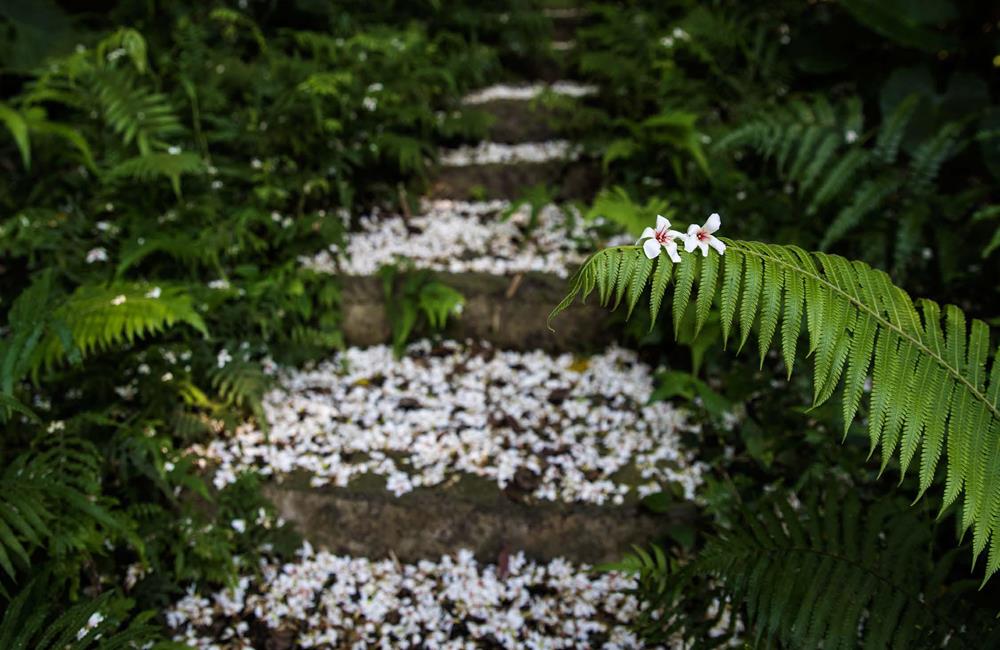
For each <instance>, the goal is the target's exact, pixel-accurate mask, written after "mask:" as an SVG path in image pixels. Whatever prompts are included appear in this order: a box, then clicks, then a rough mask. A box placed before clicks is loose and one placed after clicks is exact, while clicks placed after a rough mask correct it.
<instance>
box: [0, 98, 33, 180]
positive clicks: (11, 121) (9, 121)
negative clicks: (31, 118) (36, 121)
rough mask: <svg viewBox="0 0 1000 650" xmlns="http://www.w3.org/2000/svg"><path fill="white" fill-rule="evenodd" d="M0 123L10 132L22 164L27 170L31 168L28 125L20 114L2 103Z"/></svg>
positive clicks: (0, 104)
mask: <svg viewBox="0 0 1000 650" xmlns="http://www.w3.org/2000/svg"><path fill="white" fill-rule="evenodd" d="M0 122H3V123H4V125H5V126H6V127H7V130H8V131H10V135H11V137H13V138H14V143H15V144H16V145H17V149H18V151H20V152H21V162H23V163H24V168H25V169H30V168H31V141H30V140H29V138H28V124H27V122H25V120H24V117H23V116H22V115H21V113H20V112H18V111H17V110H15V109H13V108H11V107H10V106H8V105H7V104H5V103H3V102H0Z"/></svg>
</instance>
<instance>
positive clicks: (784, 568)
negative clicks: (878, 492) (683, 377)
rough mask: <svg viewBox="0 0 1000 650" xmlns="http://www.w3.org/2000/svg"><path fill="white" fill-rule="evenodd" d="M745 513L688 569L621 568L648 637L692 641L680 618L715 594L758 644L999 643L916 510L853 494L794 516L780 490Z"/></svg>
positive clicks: (651, 557) (653, 558)
mask: <svg viewBox="0 0 1000 650" xmlns="http://www.w3.org/2000/svg"><path fill="white" fill-rule="evenodd" d="M740 515H741V521H739V522H737V523H736V524H734V525H733V526H731V527H727V528H724V529H722V530H719V531H717V533H716V534H715V536H714V537H713V538H711V539H710V541H709V542H708V544H707V545H706V547H705V549H704V550H703V551H702V552H701V553H700V555H699V556H698V557H696V558H695V559H694V560H693V561H692V562H691V563H689V564H687V565H685V566H682V567H676V568H675V567H674V566H673V565H671V564H668V563H665V562H662V561H660V560H661V559H662V557H663V554H662V552H661V553H659V554H656V553H655V552H654V553H653V554H650V553H645V552H643V553H638V552H637V553H636V554H633V555H631V556H629V557H628V558H627V559H626V561H624V562H622V563H620V564H619V565H618V567H616V568H625V569H630V570H631V571H632V572H633V573H636V574H638V575H639V577H640V588H639V591H640V593H639V596H640V600H641V601H642V602H643V603H644V607H643V613H642V615H641V616H640V617H639V619H638V620H639V624H640V631H641V632H642V633H643V634H644V636H647V637H651V638H656V637H657V636H658V633H659V632H661V630H663V629H664V628H669V631H671V632H675V633H676V632H681V633H686V634H688V635H689V634H690V633H691V631H690V630H683V629H678V627H677V626H676V625H675V624H674V620H675V618H676V617H674V616H672V613H673V612H674V611H676V610H679V609H682V608H684V605H685V603H686V602H687V601H688V600H691V599H692V598H693V597H694V596H695V595H698V594H699V593H700V592H704V591H710V592H712V595H713V596H715V597H716V598H718V599H722V598H726V599H728V600H729V602H730V603H731V605H732V606H733V607H734V608H736V610H737V613H738V615H739V616H740V618H741V619H742V620H743V621H744V622H745V623H746V624H747V628H748V629H747V633H746V634H745V638H744V641H750V638H751V637H753V638H754V640H755V642H754V643H752V645H753V646H754V647H789V648H818V647H823V648H858V647H865V648H889V647H893V648H918V647H919V648H941V647H958V648H962V647H967V648H973V647H992V646H993V645H995V644H996V643H997V641H998V636H1000V628H998V627H997V626H996V624H995V623H993V622H992V621H991V620H990V617H988V616H987V617H985V618H983V619H977V618H976V617H975V615H974V614H970V612H969V610H968V608H967V607H965V605H964V600H963V597H962V596H963V594H962V592H963V589H962V585H956V584H954V583H946V582H944V581H943V577H944V576H946V575H947V574H948V571H947V569H948V568H949V567H951V566H953V564H954V561H955V552H951V553H949V554H947V555H946V556H945V557H943V558H934V557H933V556H932V555H931V553H930V549H931V548H932V546H933V544H932V540H931V537H932V532H933V530H934V529H933V526H931V522H930V521H928V520H927V519H926V518H923V517H920V516H918V515H917V514H916V513H915V511H914V510H912V509H909V508H907V507H906V505H905V503H900V502H898V501H892V500H882V501H878V502H875V503H873V504H867V505H866V506H865V507H864V508H862V506H861V504H860V502H859V500H858V498H857V497H856V496H855V495H854V494H853V493H849V494H848V495H846V497H845V496H843V495H841V494H839V493H835V492H830V493H828V494H827V495H826V498H825V499H823V501H822V503H820V502H819V500H818V499H815V498H811V499H809V500H808V502H807V503H806V504H804V505H800V504H796V506H795V507H794V508H793V507H792V505H790V500H789V498H788V497H787V495H784V494H779V495H777V496H776V497H768V498H766V499H765V500H764V501H763V502H762V503H761V504H758V505H757V506H756V507H754V508H753V509H747V508H741V511H740ZM657 558H660V559H657ZM935 560H937V562H935ZM686 622H687V621H686V620H685V623H686ZM670 626H673V627H672V628H671V627H670ZM660 636H662V635H660ZM990 638H992V639H993V641H992V642H990V641H988V639H990Z"/></svg>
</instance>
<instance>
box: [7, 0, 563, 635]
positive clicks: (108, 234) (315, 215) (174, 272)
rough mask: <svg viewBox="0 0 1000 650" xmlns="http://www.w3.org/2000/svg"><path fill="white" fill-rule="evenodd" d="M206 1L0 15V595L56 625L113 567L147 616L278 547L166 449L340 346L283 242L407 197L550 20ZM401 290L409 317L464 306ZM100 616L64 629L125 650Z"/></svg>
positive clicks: (246, 498) (478, 120) (255, 504)
mask: <svg viewBox="0 0 1000 650" xmlns="http://www.w3.org/2000/svg"><path fill="white" fill-rule="evenodd" d="M8 4H9V3H8ZM216 4H217V3H216ZM225 4H226V3H223V5H219V6H215V5H212V6H209V5H206V4H205V3H200V2H190V1H187V0H185V1H183V2H177V3H169V4H168V5H156V6H154V5H150V4H148V3H141V2H138V3H137V2H133V1H131V0H116V1H115V2H112V3H109V4H108V5H107V6H104V7H102V11H101V12H99V13H93V12H89V13H81V12H83V8H81V7H77V6H76V5H72V3H70V4H65V3H63V5H62V6H63V7H64V9H61V8H60V6H59V5H57V4H55V3H51V2H47V1H46V2H29V3H23V2H19V3H13V4H11V6H10V7H8V6H7V5H6V4H5V5H4V6H3V7H2V8H0V67H2V72H0V74H2V76H3V80H2V83H0V86H2V91H0V166H2V167H3V169H4V173H5V177H4V180H5V182H4V184H3V187H2V188H0V257H2V258H3V262H2V264H0V323H2V324H3V326H2V329H0V420H2V421H3V424H4V436H3V443H2V444H0V458H2V459H3V463H0V464H2V465H3V468H4V474H3V476H2V478H0V484H2V487H3V488H9V489H8V490H7V491H6V492H5V493H4V495H3V496H0V553H2V554H0V587H2V588H3V589H4V591H3V592H2V593H0V610H3V609H4V608H6V609H7V610H8V611H9V610H10V608H11V607H12V605H11V602H13V601H11V598H20V597H21V596H23V595H25V594H27V593H28V592H27V591H25V590H26V589H35V588H34V587H32V588H29V587H28V585H29V584H37V585H39V586H38V587H37V591H39V592H44V593H45V594H46V595H47V596H48V599H47V602H48V603H49V604H51V608H50V609H48V610H45V611H43V610H42V608H38V612H39V613H38V617H37V619H32V621H33V622H32V625H35V624H36V623H38V624H40V625H42V627H41V628H38V629H43V628H45V627H52V628H53V629H58V630H59V632H58V634H59V635H61V634H62V633H63V630H64V629H65V630H69V629H70V628H69V627H65V628H63V627H59V626H61V625H62V623H59V622H58V621H60V620H62V619H59V616H61V615H62V614H64V613H66V612H69V611H73V612H76V613H74V614H73V617H74V618H73V620H74V621H75V620H76V618H78V617H79V616H83V615H84V609H78V610H77V609H73V607H76V606H75V605H72V604H71V603H72V602H75V601H78V600H81V599H82V598H85V597H92V596H94V595H95V594H98V593H101V592H102V591H104V592H105V593H110V592H106V591H105V590H106V587H107V585H108V584H122V576H123V575H124V574H125V571H126V569H125V567H126V566H128V567H140V568H141V569H142V571H143V572H146V577H145V578H144V579H142V580H140V581H139V583H138V584H137V585H136V586H135V587H134V589H133V588H130V589H129V590H127V591H128V596H129V597H130V598H134V599H135V600H136V603H137V604H138V607H137V609H140V610H141V609H145V608H151V609H155V610H162V608H163V606H164V605H165V603H167V602H168V601H170V600H172V599H174V598H175V597H176V596H177V594H178V593H181V592H182V591H183V590H184V589H186V588H187V587H188V586H190V585H191V584H201V585H211V586H220V585H223V584H226V583H229V582H231V580H232V579H233V576H234V575H235V573H236V572H237V571H241V570H246V569H247V567H252V566H255V562H256V558H258V557H259V556H260V553H261V552H262V548H273V549H274V551H275V552H276V553H285V552H288V551H289V550H290V548H291V546H290V544H287V543H283V540H284V541H287V540H286V537H288V535H287V531H286V530H285V527H283V526H278V525H277V523H276V521H275V517H274V514H273V512H272V511H271V508H270V506H269V505H268V504H267V503H266V502H265V501H264V500H263V498H262V496H261V494H260V488H259V485H257V483H256V482H255V481H254V480H253V478H252V477H250V478H248V477H241V478H240V479H239V480H238V481H237V485H236V486H233V487H231V488H227V489H226V490H223V491H222V492H221V493H219V494H216V493H214V492H213V491H211V490H209V489H208V486H207V485H206V484H205V477H204V475H203V471H202V470H200V469H199V468H198V467H196V466H194V465H193V463H192V461H191V459H190V458H188V457H187V456H186V455H184V454H182V453H181V452H180V451H179V450H180V449H182V448H186V447H187V446H189V445H191V444H194V443H198V442H204V441H205V440H206V439H210V438H211V437H212V436H216V435H219V434H220V433H221V432H222V431H223V430H224V429H226V428H231V427H234V426H236V425H238V424H239V423H242V422H245V421H246V420H247V419H248V418H251V417H256V418H257V419H258V421H260V422H262V423H263V420H264V418H263V413H262V411H261V408H260V402H261V399H262V396H263V394H264V392H265V391H266V390H267V389H268V388H269V387H270V386H271V382H272V381H273V376H274V373H275V369H276V367H277V365H278V364H297V363H302V362H305V361H307V360H310V359H315V358H317V357H319V356H322V355H326V354H329V352H330V351H331V350H333V349H336V348H338V347H341V346H342V345H343V338H342V334H341V332H340V311H339V303H340V287H339V281H338V278H337V277H336V276H331V275H328V274H321V273H317V272H315V271H312V270H310V269H308V268H305V267H304V265H303V263H302V258H304V257H312V256H314V255H316V254H317V253H319V252H321V251H324V250H329V249H330V248H331V247H336V246H337V245H339V244H342V235H343V232H344V230H345V227H346V226H347V225H348V222H349V218H348V216H349V215H350V213H351V212H354V211H362V210H367V209H370V208H371V207H372V206H373V205H376V204H378V205H380V206H385V205H392V204H394V203H396V202H397V201H399V200H405V197H406V196H419V195H420V194H421V193H422V190H423V188H424V187H425V186H426V183H427V178H426V172H427V169H428V164H429V163H430V162H431V161H432V160H433V157H434V153H435V152H436V150H437V147H438V145H439V144H440V143H442V142H454V141H457V140H460V139H466V138H478V137H481V135H482V134H484V133H485V129H486V126H487V124H486V122H485V121H484V120H483V118H482V115H481V114H478V113H475V112H474V111H467V110H464V109H462V108H456V107H460V106H461V104H460V102H459V98H460V97H461V95H462V94H464V93H465V92H467V91H468V90H469V89H471V88H472V87H475V86H479V85H483V84H485V83H486V82H487V80H488V79H490V78H492V77H493V76H495V74H496V72H497V71H498V59H499V56H500V53H499V51H498V50H496V49H494V48H493V47H491V46H490V45H489V44H498V43H504V42H510V43H514V42H519V43H521V44H523V45H524V46H525V51H527V50H529V49H530V50H532V51H534V49H537V48H538V47H539V42H540V40H541V39H539V38H538V35H540V34H543V33H544V30H545V29H547V23H545V21H544V18H543V17H542V16H541V14H540V13H539V12H537V11H536V10H535V9H534V8H531V7H528V6H527V4H525V2H523V1H522V0H509V1H506V0H505V1H504V2H500V3H495V4H493V5H492V6H491V8H490V10H489V11H484V10H483V9H482V7H480V6H478V5H477V4H476V3H467V2H464V1H458V0H456V1H454V2H452V1H448V2H442V3H438V5H436V6H433V7H431V6H428V5H426V3H383V4H381V5H377V6H370V3H354V2H337V3H332V4H329V5H323V6H320V5H317V4H316V3H298V4H294V5H287V6H286V5H280V6H278V5H266V4H260V3H251V6H249V7H246V8H242V9H239V10H237V9H236V7H235V3H230V4H232V7H229V6H224V5H225ZM307 5H308V6H307ZM418 5H419V6H418ZM515 7H517V8H520V9H531V10H530V11H525V12H522V13H518V14H516V15H515V14H514V13H511V12H512V11H513V9H514V8H515ZM505 13H510V14H511V15H510V20H508V21H506V22H501V20H500V15H501V14H505ZM84 25H85V26H86V29H87V30H88V31H76V28H75V26H80V27H83V26H84ZM126 26H127V27H126ZM305 27H308V29H305ZM527 33H532V34H534V35H535V37H533V38H528V37H526V36H525V34H527ZM505 51H506V50H505ZM414 289H415V291H414V293H413V296H412V298H413V304H412V307H413V308H414V309H415V311H416V315H417V317H416V322H417V324H419V321H421V320H425V321H426V322H427V323H428V325H429V326H431V327H433V328H438V329H439V328H442V327H444V325H445V322H446V320H447V318H448V317H449V316H450V315H451V314H453V313H454V311H455V310H456V309H457V308H458V307H459V306H460V304H461V297H460V296H458V295H457V294H456V293H455V292H454V291H453V290H451V289H449V288H447V287H445V286H443V285H440V284H436V283H432V282H431V283H424V284H423V285H421V286H419V287H417V286H414ZM209 332H210V333H211V336H209ZM408 335H409V334H408V333H407V334H404V335H402V338H403V339H404V340H405V338H406V336H408ZM55 442H59V449H55ZM60 463H62V464H60ZM237 519H242V520H244V521H245V522H248V523H249V522H256V523H255V524H253V525H248V526H247V532H246V533H245V534H241V533H237V532H236V530H235V529H234V527H233V526H232V525H231V524H232V521H234V520H237ZM234 558H241V559H240V560H235V559H234ZM240 562H243V563H244V564H240ZM43 574H46V575H51V576H52V579H51V580H46V581H40V582H36V583H32V582H31V580H32V579H33V578H37V577H39V576H41V575H43ZM43 582H44V584H43ZM36 596H37V594H36V595H32V596H31V598H33V599H34V598H36ZM25 597H27V596H25ZM18 602H20V601H18ZM32 602H34V601H32ZM81 602H82V601H81ZM102 602H103V601H102ZM87 616H89V611H88V613H87ZM87 616H84V618H85V619H86V618H87ZM109 618H110V617H109ZM8 620H9V621H14V622H13V623H7V625H8V627H7V628H3V629H4V630H5V632H4V633H6V632H7V631H11V634H16V633H17V632H18V629H17V627H16V626H18V625H22V624H23V621H22V620H21V619H19V618H16V617H15V618H10V617H8ZM121 620H123V619H121V618H119V619H118V621H119V622H120V621H121ZM73 624H75V623H73ZM9 625H15V628H14V629H11V628H10V627H9ZM115 625H117V623H115ZM33 629H34V628H32V629H28V628H25V633H24V636H23V638H21V637H19V642H20V641H23V643H24V645H25V647H47V644H49V642H50V641H52V640H53V639H47V640H46V639H41V640H40V638H39V636H38V634H44V632H40V633H36V632H35V631H33ZM112 629H113V626H112V625H111V623H110V622H109V623H107V624H106V625H104V627H102V628H101V630H100V632H99V633H100V634H101V635H102V636H101V639H100V640H95V638H94V637H95V636H96V635H92V636H90V637H87V638H85V639H84V640H83V641H82V642H81V644H80V645H81V647H83V646H94V645H99V644H104V642H108V643H109V645H108V646H107V647H118V645H116V644H121V645H124V646H126V647H128V646H129V644H130V643H131V642H130V641H129V640H127V639H125V640H122V641H120V642H119V641H117V640H116V641H115V642H114V643H111V639H112V638H113V637H112ZM2 634H3V633H0V638H5V637H3V636H2ZM74 634H75V630H74ZM10 638H12V637H10ZM10 638H6V640H8V641H9V640H10ZM115 638H117V637H115ZM74 639H75V636H74V637H73V638H70V639H67V643H62V641H60V640H59V639H55V640H56V641H57V642H59V643H60V644H61V645H59V647H62V646H65V645H68V644H69V642H72V641H74ZM0 645H3V647H8V645H9V644H7V643H5V642H0ZM138 645H142V643H138ZM15 647H16V646H15ZM102 647H103V645H102Z"/></svg>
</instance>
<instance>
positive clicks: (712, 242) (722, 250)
mask: <svg viewBox="0 0 1000 650" xmlns="http://www.w3.org/2000/svg"><path fill="white" fill-rule="evenodd" d="M708 245H709V246H711V247H712V248H714V249H715V250H717V251H718V252H719V255H725V254H726V245H725V243H723V241H722V240H721V239H719V238H718V237H709V238H708Z"/></svg>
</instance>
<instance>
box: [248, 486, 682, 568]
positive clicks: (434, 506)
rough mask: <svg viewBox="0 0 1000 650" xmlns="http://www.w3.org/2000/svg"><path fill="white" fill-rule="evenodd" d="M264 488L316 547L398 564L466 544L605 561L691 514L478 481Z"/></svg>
mask: <svg viewBox="0 0 1000 650" xmlns="http://www.w3.org/2000/svg"><path fill="white" fill-rule="evenodd" d="M265 493H266V494H267V496H268V498H269V499H271V501H272V502H273V503H274V504H275V506H276V507H277V509H278V511H279V513H280V514H281V516H282V517H284V518H285V519H287V520H288V521H291V522H293V523H295V524H296V526H297V528H298V530H299V532H300V533H302V534H303V536H304V537H305V538H306V539H307V540H309V541H310V543H312V544H313V545H314V546H318V547H322V548H325V549H328V550H330V551H332V552H334V553H342V554H351V555H360V556H367V557H373V558H379V557H387V556H390V555H395V556H396V557H397V558H399V559H400V560H401V561H403V562H415V561H419V560H422V559H429V558H436V557H439V556H441V555H442V554H445V553H453V552H455V551H457V550H459V549H462V548H468V549H471V550H472V551H473V552H474V553H475V554H476V557H477V558H479V559H480V560H483V561H487V562H496V560H497V557H498V556H499V554H500V553H501V552H502V551H508V552H512V553H513V552H517V551H523V552H524V553H525V555H527V556H529V557H531V558H534V559H540V560H547V559H551V558H555V557H563V558H567V559H570V560H573V561H576V562H587V563H595V562H607V561H613V560H616V559H619V558H620V557H621V555H622V553H624V552H626V551H628V550H629V548H630V545H631V544H644V543H647V542H649V540H650V539H652V538H654V537H655V536H656V535H658V534H661V533H664V532H665V531H666V530H668V529H669V527H670V525H671V524H672V523H673V524H676V523H679V522H687V521H690V520H691V518H692V517H693V516H694V510H693V508H691V507H688V506H686V505H684V504H681V505H678V506H677V507H676V509H675V511H674V512H673V513H671V514H668V515H656V516H654V515H650V514H646V513H644V512H641V511H640V510H639V507H638V506H636V505H631V506H614V507H612V506H592V505H583V504H564V503H552V502H537V501H536V502H533V503H527V502H524V501H520V500H515V499H512V498H511V497H510V496H508V495H507V494H505V493H504V492H501V491H500V490H499V489H498V488H497V487H496V486H495V485H494V484H493V483H491V482H490V481H487V480H485V479H477V478H474V477H465V478H463V479H462V480H461V481H458V482H457V483H455V484H453V485H450V486H440V487H435V488H424V489H420V490H418V491H415V492H412V493H409V494H405V495H403V496H401V497H395V496H393V495H392V494H391V493H389V492H387V491H386V490H385V488H384V486H383V484H382V483H381V481H375V480H373V481H369V482H368V485H362V486H356V485H355V484H352V485H351V486H350V487H348V488H336V487H321V488H311V487H308V481H307V478H306V477H304V476H297V477H293V478H291V479H289V480H287V481H286V482H284V483H270V484H268V485H267V486H266V488H265Z"/></svg>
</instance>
